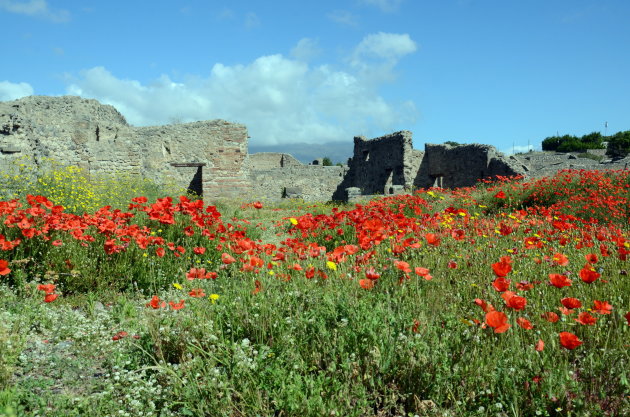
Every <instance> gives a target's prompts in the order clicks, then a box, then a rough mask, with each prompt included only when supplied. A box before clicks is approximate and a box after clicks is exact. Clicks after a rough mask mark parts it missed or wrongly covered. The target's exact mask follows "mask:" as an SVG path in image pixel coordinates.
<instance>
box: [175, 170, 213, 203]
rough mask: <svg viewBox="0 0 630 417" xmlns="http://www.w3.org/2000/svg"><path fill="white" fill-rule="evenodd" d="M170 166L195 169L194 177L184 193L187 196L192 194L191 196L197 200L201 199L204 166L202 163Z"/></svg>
mask: <svg viewBox="0 0 630 417" xmlns="http://www.w3.org/2000/svg"><path fill="white" fill-rule="evenodd" d="M171 166H174V167H178V168H188V167H190V168H195V167H196V168H197V170H196V171H195V175H193V177H192V178H191V179H190V183H189V184H188V187H187V188H186V192H187V193H188V194H192V195H193V196H197V197H199V198H203V167H204V166H206V164H204V163H199V162H191V163H172V164H171Z"/></svg>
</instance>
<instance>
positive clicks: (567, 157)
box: [510, 149, 630, 178]
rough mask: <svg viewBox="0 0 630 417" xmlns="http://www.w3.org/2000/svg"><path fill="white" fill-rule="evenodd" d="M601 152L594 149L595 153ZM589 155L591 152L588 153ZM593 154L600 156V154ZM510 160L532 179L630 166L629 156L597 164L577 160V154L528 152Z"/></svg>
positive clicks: (605, 160) (596, 162) (580, 159)
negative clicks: (567, 171)
mask: <svg viewBox="0 0 630 417" xmlns="http://www.w3.org/2000/svg"><path fill="white" fill-rule="evenodd" d="M602 150H603V149H602ZM602 150H600V149H596V150H595V151H602ZM589 153H591V152H590V151H589ZM593 154H595V155H600V153H593ZM510 158H513V159H515V160H517V161H518V162H519V163H521V164H523V165H524V166H525V168H526V170H527V175H528V176H529V177H534V178H540V177H547V176H552V175H554V174H555V173H556V172H558V171H561V170H563V169H585V170H619V169H628V167H629V166H630V165H629V164H628V162H630V156H629V157H626V158H625V159H623V160H617V161H612V160H610V159H603V160H602V161H601V162H598V161H595V160H593V159H589V158H579V157H578V156H577V153H561V152H528V153H525V154H519V155H514V156H511V157H510Z"/></svg>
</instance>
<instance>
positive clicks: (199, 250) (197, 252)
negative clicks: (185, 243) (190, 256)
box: [193, 246, 206, 255]
mask: <svg viewBox="0 0 630 417" xmlns="http://www.w3.org/2000/svg"><path fill="white" fill-rule="evenodd" d="M193 252H194V253H195V255H203V254H204V253H206V248H204V247H203V246H201V247H199V246H198V247H194V248H193Z"/></svg>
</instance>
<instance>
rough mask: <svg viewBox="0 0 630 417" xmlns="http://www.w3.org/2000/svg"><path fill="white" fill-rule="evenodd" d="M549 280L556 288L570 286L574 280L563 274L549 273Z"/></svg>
mask: <svg viewBox="0 0 630 417" xmlns="http://www.w3.org/2000/svg"><path fill="white" fill-rule="evenodd" d="M549 281H550V282H551V285H553V286H554V287H556V288H562V287H570V286H571V282H572V281H571V280H570V279H569V277H567V276H566V275H561V274H549Z"/></svg>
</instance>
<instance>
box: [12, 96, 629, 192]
mask: <svg viewBox="0 0 630 417" xmlns="http://www.w3.org/2000/svg"><path fill="white" fill-rule="evenodd" d="M247 146H248V136H247V129H246V127H245V126H244V125H241V124H236V123H230V122H226V121H224V120H211V121H201V122H194V123H185V124H174V125H166V126H150V127H133V126H130V125H129V124H128V123H127V122H126V120H125V118H124V117H123V116H122V115H121V114H120V113H119V112H118V111H117V110H116V109H115V108H114V107H112V106H109V105H103V104H100V103H99V102H98V101H96V100H89V99H83V98H80V97H71V96H66V97H45V96H31V97H25V98H22V99H19V100H15V101H9V102H0V170H5V169H7V168H8V167H9V166H11V162H12V161H15V160H16V159H17V158H20V157H24V156H26V157H28V158H30V159H31V160H32V161H33V162H34V163H35V164H36V165H37V166H40V167H43V166H44V165H45V163H46V159H47V158H50V159H52V160H55V161H57V162H61V163H63V164H65V165H76V166H79V167H82V168H83V169H85V171H86V172H88V173H89V174H90V175H92V174H94V175H98V174H109V175H116V174H119V173H129V174H135V175H141V176H143V177H146V178H149V179H151V180H154V181H156V182H157V183H167V184H173V185H177V186H179V187H180V188H187V189H189V190H191V191H195V192H196V193H198V194H200V195H203V197H204V199H207V200H208V201H213V200H216V199H218V198H224V197H226V198H236V199H247V200H250V201H254V200H279V199H282V198H302V199H304V200H307V201H328V200H331V199H332V200H349V199H355V198H361V196H364V197H365V196H369V195H374V194H378V195H392V194H400V193H405V192H410V191H412V190H413V189H414V188H427V187H444V188H454V187H465V186H473V185H475V184H476V183H477V182H478V180H479V179H484V178H492V177H496V176H499V175H500V176H511V175H524V176H528V177H536V176H541V175H552V174H553V173H555V172H557V171H558V170H560V169H566V168H578V169H579V168H584V169H627V168H628V164H629V163H630V157H628V158H626V159H624V160H620V161H614V162H612V161H604V162H605V163H598V162H597V161H594V160H591V159H584V158H578V156H576V155H571V154H553V155H552V154H550V153H542V152H541V153H528V154H524V155H517V156H510V157H506V156H504V155H503V154H501V153H499V152H497V150H496V149H495V148H494V147H492V146H488V145H479V144H470V145H459V146H449V145H436V144H426V145H425V148H424V151H420V150H416V149H413V146H412V133H411V132H409V131H400V132H395V133H392V134H389V135H385V136H381V137H378V138H374V139H369V140H368V139H366V138H365V137H361V136H357V137H355V138H354V154H353V157H352V158H350V160H349V162H348V166H323V165H322V159H317V160H316V161H314V162H313V163H312V164H310V165H304V164H302V163H301V162H300V161H298V160H297V159H295V158H294V157H293V156H291V155H289V154H285V153H258V154H252V155H248V153H247Z"/></svg>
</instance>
